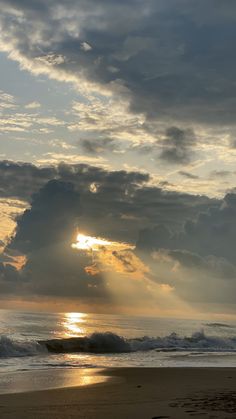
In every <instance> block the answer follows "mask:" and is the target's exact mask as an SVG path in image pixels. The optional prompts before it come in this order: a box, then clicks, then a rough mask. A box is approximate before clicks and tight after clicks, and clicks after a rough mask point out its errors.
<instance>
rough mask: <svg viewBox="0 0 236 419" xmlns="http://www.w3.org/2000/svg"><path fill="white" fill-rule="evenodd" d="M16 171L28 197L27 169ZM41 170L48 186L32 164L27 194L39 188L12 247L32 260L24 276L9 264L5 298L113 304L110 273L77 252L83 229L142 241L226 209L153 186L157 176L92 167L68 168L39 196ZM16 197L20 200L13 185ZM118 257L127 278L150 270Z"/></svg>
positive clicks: (124, 254) (130, 257)
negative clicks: (145, 231)
mask: <svg viewBox="0 0 236 419" xmlns="http://www.w3.org/2000/svg"><path fill="white" fill-rule="evenodd" d="M10 166H11V165H10V162H8V164H7V165H6V164H5V166H4V167H5V170H6V171H8V170H9V168H10ZM14 170H16V179H15V181H16V185H17V187H18V188H19V190H22V191H23V185H24V181H25V167H24V165H15V164H13V167H12V168H11V170H10V173H11V176H13V171H14ZM21 170H22V179H21ZM37 170H38V176H39V180H40V182H41V181H42V179H41V169H40V168H37V167H35V166H34V167H31V166H30V170H29V173H30V174H32V173H33V175H32V177H31V181H30V176H28V178H27V179H28V181H27V183H25V184H26V185H27V188H28V191H27V190H26V189H25V190H24V193H23V197H27V196H29V194H30V192H31V191H32V190H34V193H33V195H32V196H31V197H28V201H29V203H30V208H29V209H26V210H25V211H24V213H23V214H22V215H18V216H17V218H16V222H17V226H16V231H15V235H14V236H13V237H12V239H11V240H10V242H9V243H8V245H7V247H6V249H5V253H6V255H8V257H11V255H13V257H14V255H15V256H17V255H19V254H23V255H26V257H27V261H26V264H25V266H24V267H23V268H22V269H21V270H20V271H19V272H17V271H16V269H15V268H14V267H13V268H12V270H11V271H9V270H10V269H11V268H9V267H8V268H6V269H5V267H4V266H2V279H1V291H2V294H4V293H10V294H12V293H14V292H15V294H16V295H23V294H34V295H50V296H60V297H72V298H73V297H79V298H82V299H84V300H87V299H95V300H96V299H97V298H98V299H99V301H111V296H110V295H109V290H108V289H107V287H106V286H105V284H106V281H105V279H104V278H105V277H104V275H103V272H100V271H99V269H98V271H96V269H92V267H93V265H94V262H93V257H92V255H91V254H84V253H83V252H81V251H78V250H76V249H71V243H72V242H73V241H75V236H76V230H77V228H78V229H79V231H81V232H84V233H85V234H91V235H96V236H101V237H105V238H109V239H111V240H114V241H117V240H118V241H123V242H126V243H127V242H128V243H129V242H131V243H132V242H133V243H135V240H136V238H137V235H138V231H139V230H140V228H141V227H142V226H143V227H145V226H146V227H147V228H148V227H149V228H150V227H153V226H155V225H156V224H157V223H162V224H163V225H164V224H167V225H168V226H169V227H170V228H171V229H172V231H178V230H180V228H181V226H182V224H183V222H184V221H185V220H186V219H189V218H190V219H194V218H196V216H197V213H198V212H199V211H202V210H204V209H206V208H208V207H211V206H214V205H219V203H218V201H215V200H210V199H209V198H207V197H201V196H191V195H188V194H181V193H176V192H167V191H165V190H162V189H161V188H158V187H154V186H152V187H151V186H149V185H148V184H147V182H148V181H149V176H148V175H147V174H144V173H139V172H126V171H113V172H112V171H106V170H104V169H101V168H96V167H92V166H88V165H84V164H82V165H73V166H69V165H66V164H60V165H59V166H57V167H55V168H54V169H53V172H52V174H53V176H55V177H56V179H55V178H54V179H52V180H49V181H46V182H45V184H44V186H42V188H40V189H38V190H37V191H36V190H35V187H36V186H37V187H38V185H39V181H38V178H37ZM50 170H52V169H50ZM45 173H47V169H46V168H45ZM11 181H12V182H13V178H11ZM13 183H14V182H13ZM2 189H3V188H2ZM12 193H13V196H15V191H14V188H13V186H12ZM172 234H173V233H172ZM159 235H160V234H159ZM163 235H165V231H164V233H163ZM104 257H108V256H107V255H106V254H104ZM112 257H113V258H114V260H115V259H116V260H117V263H119V264H120V265H119V266H120V267H122V269H123V271H124V273H125V274H127V275H128V274H132V273H135V272H136V271H138V270H139V269H144V268H143V267H142V265H140V264H139V263H138V261H137V259H136V256H135V254H134V253H133V252H132V251H131V250H128V249H127V250H124V251H115V252H114V253H113V254H112ZM9 263H11V261H9ZM9 263H8V264H9ZM139 266H140V268H139ZM87 268H88V269H87ZM115 274H116V275H117V273H114V274H113V277H114V275H115ZM9 275H11V277H12V278H15V285H11V284H12V282H11V283H10V282H9ZM123 275H124V274H123ZM119 280H121V279H119ZM65 284H66V286H65ZM143 286H144V285H143Z"/></svg>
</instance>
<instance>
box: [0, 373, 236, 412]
mask: <svg viewBox="0 0 236 419" xmlns="http://www.w3.org/2000/svg"><path fill="white" fill-rule="evenodd" d="M54 372H55V371H53V372H52V371H51V370H50V375H51V376H52V375H53V374H54ZM76 372H77V375H78V379H79V376H80V378H81V376H83V377H84V378H85V377H89V379H88V380H87V382H86V379H85V381H84V384H82V385H80V386H70V387H68V386H67V387H63V388H57V389H50V390H40V391H32V392H23V393H11V394H1V395H0V417H1V419H5V418H6V419H13V418H14V419H15V418H17V419H38V418H41V419H49V418H50V419H51V418H53V419H62V418H63V419H64V418H67V417H68V418H81V419H82V418H86V419H94V418H97V419H102V418H103V419H104V418H107V419H108V418H114V419H118V418H119V419H120V418H122V419H123V418H127V419H128V418H129V419H133V418H135V419H153V418H174V419H185V418H190V417H195V418H197V417H199V418H201V417H202V418H224V419H225V418H227V419H228V418H235V417H236V389H235V386H234V384H235V382H236V367H227V368H223V367H219V368H215V367H210V368H194V367H189V368H113V369H99V370H95V369H93V370H90V371H88V370H86V371H85V372H82V371H81V370H77V371H76ZM37 374H38V371H37ZM37 374H35V380H37ZM93 380H95V381H93ZM96 380H97V381H96Z"/></svg>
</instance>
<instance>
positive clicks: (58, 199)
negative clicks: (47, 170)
mask: <svg viewBox="0 0 236 419" xmlns="http://www.w3.org/2000/svg"><path fill="white" fill-rule="evenodd" d="M79 214H80V196H79V194H78V193H77V192H75V190H74V187H73V185H72V184H71V183H66V182H61V181H57V180H51V181H49V182H48V183H47V184H46V185H45V186H44V187H43V188H42V189H40V191H39V192H38V193H36V194H35V195H33V197H32V202H31V208H30V209H27V210H25V212H24V213H23V215H21V216H19V218H18V220H17V229H16V232H15V237H14V241H13V242H12V243H11V245H9V247H10V248H15V249H17V250H18V251H20V252H22V253H23V254H28V253H31V252H33V251H34V250H37V249H40V248H42V247H45V246H49V245H50V244H51V243H58V242H61V241H64V240H66V239H68V237H70V240H71V238H72V236H73V234H74V230H75V227H76V222H77V217H78V216H79Z"/></svg>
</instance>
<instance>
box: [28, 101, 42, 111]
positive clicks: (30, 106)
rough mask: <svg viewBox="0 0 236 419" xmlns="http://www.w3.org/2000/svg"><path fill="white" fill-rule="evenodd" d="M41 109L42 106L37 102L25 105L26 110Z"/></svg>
mask: <svg viewBox="0 0 236 419" xmlns="http://www.w3.org/2000/svg"><path fill="white" fill-rule="evenodd" d="M40 107H41V104H40V103H39V102H36V101H35V102H30V103H27V105H25V108H26V109H38V108H40Z"/></svg>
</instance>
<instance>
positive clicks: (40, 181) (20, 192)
mask: <svg viewBox="0 0 236 419" xmlns="http://www.w3.org/2000/svg"><path fill="white" fill-rule="evenodd" d="M55 176H56V170H55V168H53V167H47V168H39V167H37V166H34V165H33V164H30V163H17V162H13V161H7V160H4V161H0V197H2V198H19V199H22V200H26V201H28V200H29V199H30V197H31V196H32V194H33V193H34V192H35V191H37V190H38V189H39V188H40V187H42V186H43V185H44V184H45V183H46V182H47V181H48V180H50V179H52V178H53V177H55Z"/></svg>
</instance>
